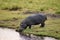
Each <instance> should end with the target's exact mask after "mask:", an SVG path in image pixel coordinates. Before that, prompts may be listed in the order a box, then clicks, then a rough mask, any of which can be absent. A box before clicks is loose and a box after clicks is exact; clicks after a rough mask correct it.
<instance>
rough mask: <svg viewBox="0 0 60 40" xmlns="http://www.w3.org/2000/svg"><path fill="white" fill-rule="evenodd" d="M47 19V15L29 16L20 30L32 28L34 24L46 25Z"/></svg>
mask: <svg viewBox="0 0 60 40" xmlns="http://www.w3.org/2000/svg"><path fill="white" fill-rule="evenodd" d="M46 20H47V17H46V15H41V14H35V15H32V16H29V17H27V18H26V19H24V20H23V21H22V22H21V24H20V28H19V32H22V31H23V30H24V29H26V28H27V27H29V29H31V26H32V25H38V24H41V25H40V27H44V26H45V21H46Z"/></svg>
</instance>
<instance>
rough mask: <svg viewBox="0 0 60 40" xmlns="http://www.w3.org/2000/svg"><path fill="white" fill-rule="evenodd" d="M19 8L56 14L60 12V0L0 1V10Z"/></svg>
mask: <svg viewBox="0 0 60 40" xmlns="http://www.w3.org/2000/svg"><path fill="white" fill-rule="evenodd" d="M14 7H19V8H22V9H24V10H26V9H27V10H30V11H41V9H43V10H44V11H45V12H50V13H54V12H56V11H60V0H0V9H5V8H8V9H11V8H14Z"/></svg>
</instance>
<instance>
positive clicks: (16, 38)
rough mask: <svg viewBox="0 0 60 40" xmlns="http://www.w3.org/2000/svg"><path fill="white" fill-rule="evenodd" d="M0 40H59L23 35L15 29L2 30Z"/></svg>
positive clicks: (0, 29)
mask: <svg viewBox="0 0 60 40" xmlns="http://www.w3.org/2000/svg"><path fill="white" fill-rule="evenodd" d="M0 40H57V39H55V38H52V37H39V36H35V35H32V34H31V35H22V34H19V33H18V32H16V31H15V30H14V29H8V28H0Z"/></svg>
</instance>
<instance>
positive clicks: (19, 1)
mask: <svg viewBox="0 0 60 40" xmlns="http://www.w3.org/2000/svg"><path fill="white" fill-rule="evenodd" d="M26 11H39V12H40V11H43V12H46V13H56V14H60V0H0V27H9V28H15V29H17V28H18V27H19V24H20V23H21V21H22V20H23V19H25V18H26V17H27V16H29V15H31V14H24V12H26ZM24 33H30V34H35V35H45V36H52V37H55V38H59V39H60V18H50V17H48V20H47V21H46V25H45V27H44V28H40V25H36V26H35V25H33V26H32V29H28V28H27V29H26V30H25V31H24Z"/></svg>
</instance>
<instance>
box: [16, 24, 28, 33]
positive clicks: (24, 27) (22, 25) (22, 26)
mask: <svg viewBox="0 0 60 40" xmlns="http://www.w3.org/2000/svg"><path fill="white" fill-rule="evenodd" d="M26 28H27V26H26V24H21V25H20V28H19V29H18V30H17V31H18V32H22V31H23V30H24V29H26Z"/></svg>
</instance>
